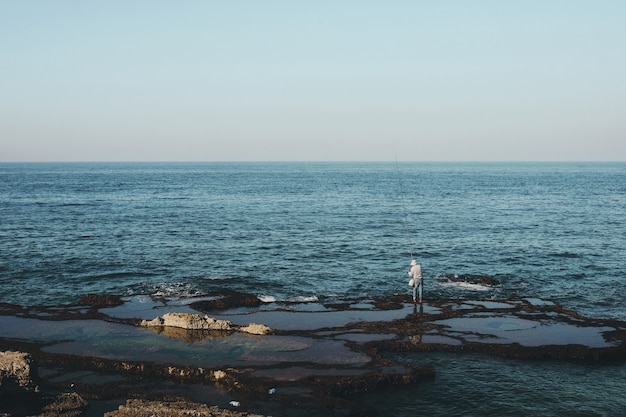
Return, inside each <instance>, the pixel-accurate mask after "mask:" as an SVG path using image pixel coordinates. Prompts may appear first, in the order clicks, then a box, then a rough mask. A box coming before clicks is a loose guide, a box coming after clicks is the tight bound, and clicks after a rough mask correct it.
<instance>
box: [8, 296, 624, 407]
mask: <svg viewBox="0 0 626 417" xmlns="http://www.w3.org/2000/svg"><path fill="white" fill-rule="evenodd" d="M251 299H252V297H251V296H250V295H246V294H236V293H228V294H225V295H220V294H211V295H208V296H206V297H204V298H201V299H187V300H180V299H176V300H166V299H158V300H157V299H151V298H149V297H132V298H119V297H99V296H89V297H85V298H84V299H83V300H82V302H81V303H80V304H78V305H75V306H63V307H41V306H39V307H22V306H15V305H8V304H0V329H2V332H1V335H0V350H5V351H9V350H11V351H21V352H28V353H29V355H30V356H29V358H30V357H32V358H33V359H34V362H35V363H36V364H37V365H38V367H39V369H40V372H39V375H38V376H37V377H36V378H34V381H35V382H31V383H30V384H31V385H30V386H32V385H33V384H36V385H37V386H38V387H42V388H41V390H42V391H46V390H48V391H55V390H56V391H63V390H67V389H68V388H71V391H72V392H73V393H76V394H77V395H79V396H80V397H81V398H84V399H85V400H86V401H88V402H89V403H90V404H96V405H100V406H101V407H104V409H106V408H107V407H108V408H109V410H108V412H113V410H114V409H117V406H119V405H122V404H123V403H125V402H126V400H127V399H130V400H132V399H134V398H141V399H161V398H162V397H163V395H164V394H163V393H164V392H166V393H167V397H168V398H174V399H176V401H173V402H171V403H172V404H183V403H184V401H190V400H195V401H198V402H201V403H207V404H208V405H217V406H220V407H222V408H225V409H229V408H230V409H233V407H235V406H233V405H232V404H237V406H236V407H235V408H236V410H235V411H237V412H250V413H252V412H254V413H257V414H272V415H275V416H277V415H288V412H287V411H285V410H289V409H290V408H293V407H295V408H297V409H298V410H300V411H301V412H302V413H304V414H303V415H314V414H315V413H316V411H315V410H318V411H319V409H320V407H322V408H325V409H329V408H330V409H333V410H335V411H337V410H342V412H345V413H353V415H370V411H371V410H370V411H368V410H363V409H361V408H360V405H359V404H358V403H357V402H353V401H351V400H350V395H352V394H357V393H363V392H374V391H376V390H379V389H382V388H383V387H385V386H391V385H410V384H416V383H423V382H424V381H428V380H429V379H431V378H433V377H434V376H435V373H436V369H432V368H430V367H417V366H410V365H406V364H399V363H395V362H392V361H390V360H389V359H386V358H385V352H434V351H444V352H459V354H461V353H462V352H463V353H464V352H479V353H487V354H492V355H498V356H503V357H510V358H517V359H544V360H559V361H561V360H562V361H582V362H622V361H624V359H625V358H626V323H624V322H621V321H616V320H604V319H595V318H585V317H580V316H579V315H577V314H576V313H575V312H573V311H569V310H566V309H564V308H562V307H561V306H559V305H557V304H556V303H553V302H551V301H548V300H542V299H537V298H519V299H507V300H497V301H494V300H489V301H476V300H474V301H468V300H432V301H430V300H429V301H427V302H426V303H425V304H424V305H415V304H413V303H411V302H410V299H409V298H407V297H406V296H404V295H395V296H390V297H384V298H365V299H351V300H328V302H320V303H300V304H298V303H292V304H281V303H266V304H263V303H257V302H253V301H251ZM240 301H241V302H240ZM255 323H262V324H255ZM6 356H7V355H6V354H5V357H6ZM16 357H17V356H16ZM22 357H23V356H22ZM5 368H7V369H8V367H5ZM2 389H4V386H3V387H0V390H2ZM32 391H33V390H32V389H31V390H30V391H29V392H28V395H29V396H33V395H34V393H33V392H32ZM129 393H132V394H129ZM0 395H2V396H3V397H4V398H5V399H6V393H2V392H0ZM25 395H26V394H25ZM116 401H117V402H116ZM3 404H7V402H6V401H3ZM129 404H131V403H129ZM132 404H133V407H135V406H137V404H140V403H132ZM278 405H280V406H278ZM4 407H8V409H6V410H4V409H0V413H3V412H4V413H9V415H10V412H11V409H10V407H9V406H6V405H5V406H4ZM128 407H130V405H128ZM168 407H171V404H170V405H168ZM122 408H123V407H122ZM278 410H282V411H278ZM281 413H286V414H281ZM340 414H341V413H340ZM76 415H80V414H76Z"/></svg>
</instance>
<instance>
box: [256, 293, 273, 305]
mask: <svg viewBox="0 0 626 417" xmlns="http://www.w3.org/2000/svg"><path fill="white" fill-rule="evenodd" d="M257 298H258V299H259V300H261V302H262V303H275V302H276V297H272V296H271V295H265V294H261V295H257Z"/></svg>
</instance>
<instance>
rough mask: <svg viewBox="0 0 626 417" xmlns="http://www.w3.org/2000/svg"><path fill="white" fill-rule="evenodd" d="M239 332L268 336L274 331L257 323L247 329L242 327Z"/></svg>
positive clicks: (251, 324)
mask: <svg viewBox="0 0 626 417" xmlns="http://www.w3.org/2000/svg"><path fill="white" fill-rule="evenodd" d="M238 330H239V331H240V332H244V333H250V334H258V335H266V334H269V333H271V332H272V329H270V328H269V327H267V326H266V325H264V324H256V323H250V324H249V325H247V326H245V327H240V328H239V329H238Z"/></svg>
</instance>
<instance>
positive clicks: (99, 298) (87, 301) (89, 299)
mask: <svg viewBox="0 0 626 417" xmlns="http://www.w3.org/2000/svg"><path fill="white" fill-rule="evenodd" d="M122 304H124V301H122V298H121V297H120V296H118V295H100V294H87V295H83V296H82V297H80V305H82V306H91V307H116V306H119V305H122Z"/></svg>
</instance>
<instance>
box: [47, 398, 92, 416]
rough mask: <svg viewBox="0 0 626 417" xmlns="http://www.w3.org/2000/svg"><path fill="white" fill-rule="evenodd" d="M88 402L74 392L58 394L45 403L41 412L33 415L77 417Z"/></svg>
mask: <svg viewBox="0 0 626 417" xmlns="http://www.w3.org/2000/svg"><path fill="white" fill-rule="evenodd" d="M87 406H88V403H87V401H85V400H84V399H83V398H82V397H81V396H80V395H78V394H76V393H75V392H68V393H63V394H60V395H59V396H58V397H56V399H55V400H54V402H52V403H51V404H48V405H46V406H45V407H44V408H43V409H42V410H41V411H42V412H41V414H39V415H37V416H35V417H79V416H82V415H83V411H84V410H85V409H86V408H87Z"/></svg>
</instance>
